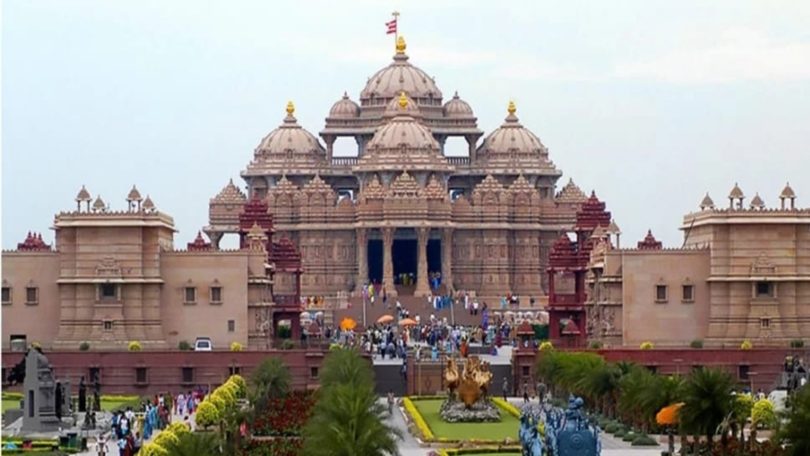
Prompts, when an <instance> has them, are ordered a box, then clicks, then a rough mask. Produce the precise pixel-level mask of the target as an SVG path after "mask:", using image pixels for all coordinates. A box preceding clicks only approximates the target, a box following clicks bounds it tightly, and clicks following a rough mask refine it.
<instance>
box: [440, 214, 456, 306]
mask: <svg viewBox="0 0 810 456" xmlns="http://www.w3.org/2000/svg"><path fill="white" fill-rule="evenodd" d="M442 283H443V284H445V286H446V287H447V289H448V290H449V291H455V288H454V287H453V229H452V228H445V229H443V230H442Z"/></svg>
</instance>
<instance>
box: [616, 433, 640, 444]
mask: <svg viewBox="0 0 810 456" xmlns="http://www.w3.org/2000/svg"><path fill="white" fill-rule="evenodd" d="M617 437H618V436H617ZM636 437H638V434H636V433H635V432H633V431H627V434H624V436H623V437H622V440H623V441H625V442H632V441H633V440H635V439H636Z"/></svg>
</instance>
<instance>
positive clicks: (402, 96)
mask: <svg viewBox="0 0 810 456" xmlns="http://www.w3.org/2000/svg"><path fill="white" fill-rule="evenodd" d="M399 107H400V108H402V109H405V108H407V107H408V97H407V96H405V92H400V93H399Z"/></svg>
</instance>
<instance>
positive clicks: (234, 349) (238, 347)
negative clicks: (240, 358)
mask: <svg viewBox="0 0 810 456" xmlns="http://www.w3.org/2000/svg"><path fill="white" fill-rule="evenodd" d="M242 350H244V347H243V346H242V344H240V343H239V342H231V351H232V352H240V351H242Z"/></svg>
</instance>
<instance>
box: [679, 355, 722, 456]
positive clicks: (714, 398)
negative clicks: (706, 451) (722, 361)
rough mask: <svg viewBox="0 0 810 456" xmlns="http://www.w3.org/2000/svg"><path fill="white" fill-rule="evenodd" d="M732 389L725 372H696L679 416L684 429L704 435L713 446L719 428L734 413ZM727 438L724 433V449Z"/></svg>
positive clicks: (690, 376)
mask: <svg viewBox="0 0 810 456" xmlns="http://www.w3.org/2000/svg"><path fill="white" fill-rule="evenodd" d="M733 387H734V381H733V380H732V378H731V375H729V374H728V373H727V372H725V371H723V370H719V369H709V368H705V367H701V368H699V369H695V370H693V371H692V373H691V374H690V375H689V377H688V379H687V380H686V383H685V384H684V388H683V400H684V406H683V408H681V410H680V414H679V417H680V421H681V425H682V426H684V429H686V430H687V431H689V432H691V433H694V434H695V435H705V436H706V440H707V442H708V443H709V445H711V443H712V441H713V436H714V434H715V432H716V431H717V428H718V426H720V424H721V423H723V421H724V420H726V418H727V417H728V416H729V415H730V414H731V412H732V410H733V408H732V407H733V404H732V395H731V391H732V389H733ZM726 438H727V435H726V434H725V433H723V434H722V439H723V444H724V445H725V442H726Z"/></svg>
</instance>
